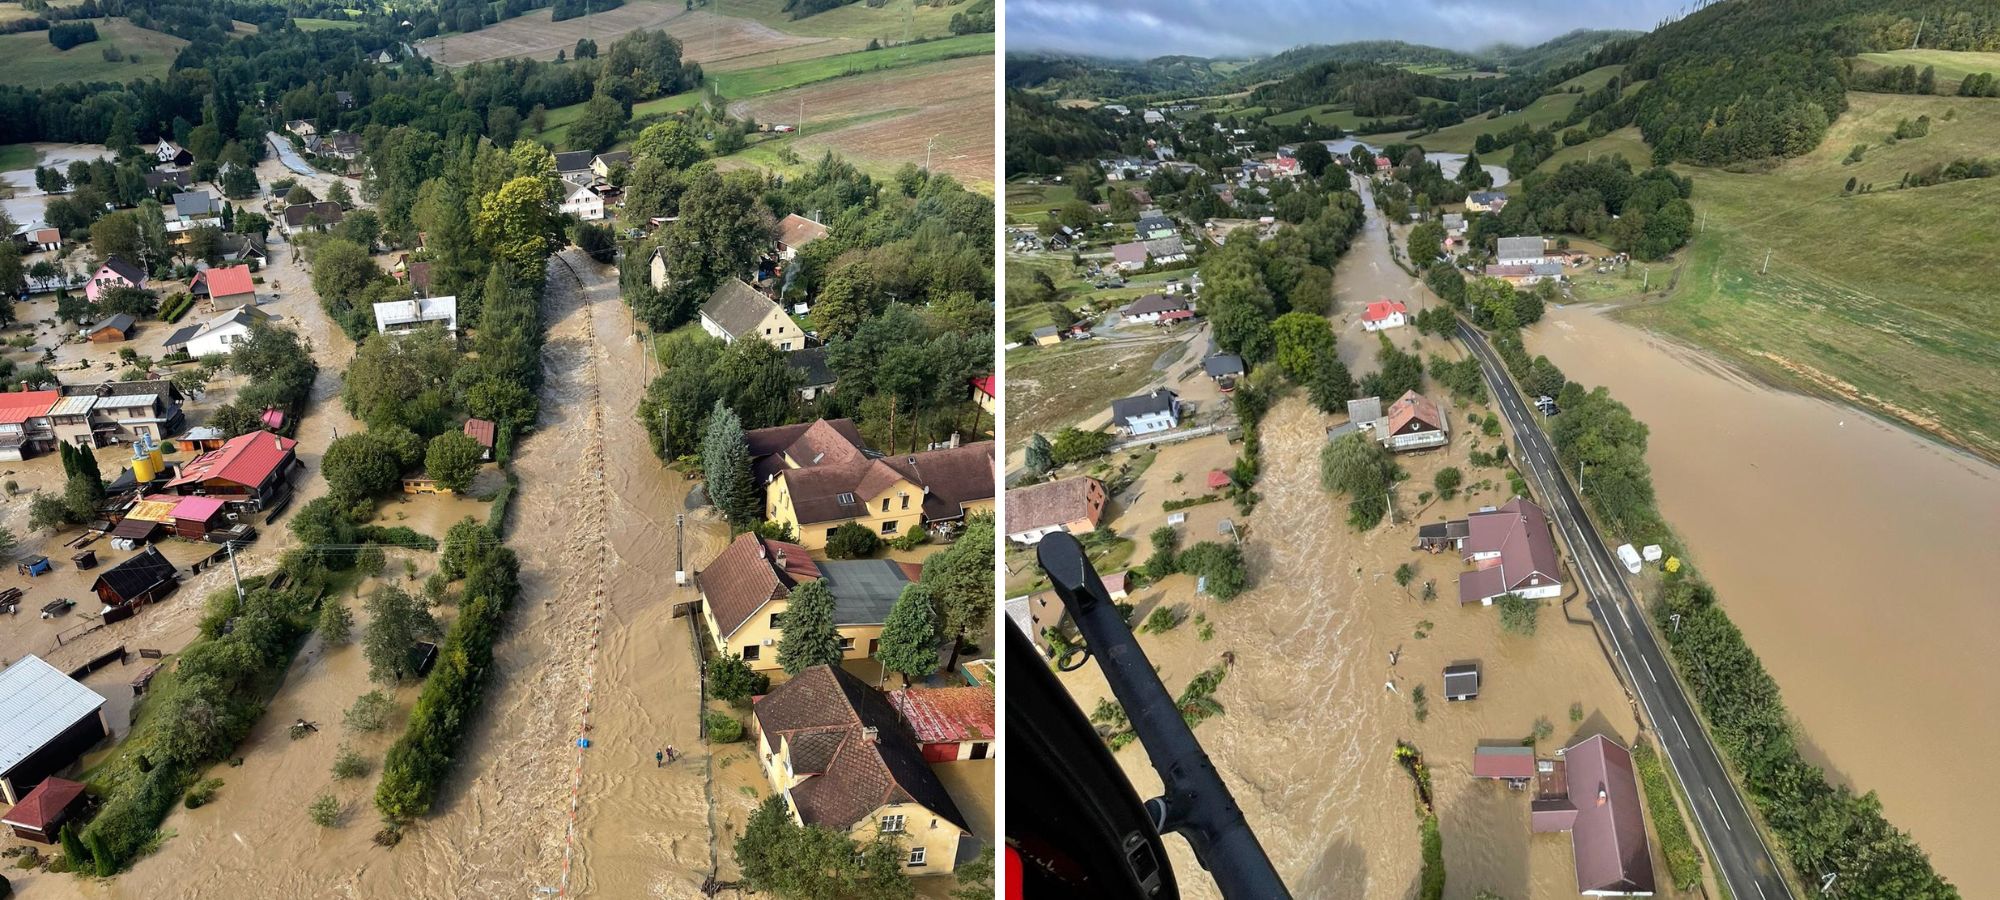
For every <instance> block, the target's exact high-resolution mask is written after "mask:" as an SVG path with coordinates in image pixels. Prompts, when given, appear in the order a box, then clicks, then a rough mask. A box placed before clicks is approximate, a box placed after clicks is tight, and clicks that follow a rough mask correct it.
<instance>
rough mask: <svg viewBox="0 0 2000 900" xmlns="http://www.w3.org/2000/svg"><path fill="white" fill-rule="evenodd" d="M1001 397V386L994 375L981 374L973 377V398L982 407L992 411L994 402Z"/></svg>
mask: <svg viewBox="0 0 2000 900" xmlns="http://www.w3.org/2000/svg"><path fill="white" fill-rule="evenodd" d="M999 397H1000V387H999V384H998V383H997V382H995V381H994V378H993V376H991V375H981V376H979V377H978V378H974V379H972V400H973V402H975V403H977V404H979V408H980V409H983V410H986V411H987V412H992V411H993V404H994V403H995V401H997V400H998V399H999Z"/></svg>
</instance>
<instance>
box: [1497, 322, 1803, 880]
mask: <svg viewBox="0 0 2000 900" xmlns="http://www.w3.org/2000/svg"><path fill="white" fill-rule="evenodd" d="M1458 339H1459V340H1460V341H1461V342H1463V343H1464V344H1465V345H1466V346H1467V347H1468V348H1469V349H1471V350H1472V352H1473V355H1474V356H1475V357H1476V358H1477V359H1478V360H1479V368H1480V370H1481V371H1483V372H1484V373H1485V375H1486V381H1487V383H1488V385H1490V386H1491V387H1492V388H1493V394H1494V396H1495V397H1497V398H1499V401H1500V411H1501V413H1502V414H1503V415H1505V416H1506V417H1507V423H1508V425H1509V427H1510V429H1511V430H1512V431H1513V432H1514V439H1515V441H1516V445H1517V448H1516V449H1517V450H1518V451H1519V452H1518V453H1517V455H1516V460H1517V461H1519V462H1520V463H1521V464H1522V465H1523V466H1525V467H1526V469H1527V472H1528V474H1529V476H1530V477H1532V478H1533V479H1534V481H1535V485H1536V487H1538V488H1539V489H1540V490H1541V494H1542V497H1543V498H1544V500H1545V501H1546V505H1547V506H1548V508H1549V513H1550V514H1551V515H1552V516H1554V517H1555V520H1556V528H1557V531H1558V532H1559V533H1560V534H1561V535H1562V538H1563V542H1564V543H1566V544H1568V545H1569V548H1570V554H1571V557H1572V558H1573V559H1574V560H1575V561H1576V572H1577V574H1578V575H1579V576H1580V577H1581V578H1582V580H1583V584H1584V589H1585V590H1586V591H1587V592H1589V594H1590V611H1591V615H1593V616H1595V617H1596V618H1597V621H1598V623H1599V625H1601V626H1602V627H1603V628H1604V631H1605V633H1606V634H1608V635H1609V636H1610V638H1611V643H1612V646H1613V647H1614V648H1615V649H1616V651H1617V657H1618V660H1619V664H1620V666H1621V667H1623V668H1624V670H1625V677H1626V681H1627V682H1628V683H1629V684H1631V685H1632V688H1633V689H1634V690H1635V691H1636V692H1637V693H1638V695H1639V700H1640V703H1641V704H1642V705H1643V706H1644V707H1645V710H1646V718H1647V719H1649V720H1651V722H1652V725H1653V732H1654V734H1655V736H1656V738H1657V740H1658V742H1659V744H1660V748H1661V749H1662V750H1664V751H1666V757H1667V761H1668V763H1669V764H1671V766H1672V767H1673V771H1674V776H1675V777H1676V778H1677V779H1679V780H1680V782H1681V786H1682V788H1683V789H1684V790H1686V792H1687V797H1688V806H1689V808H1690V809H1691V810H1692V811H1693V813H1694V819H1695V824H1696V825H1697V826H1698V830H1699V831H1700V832H1701V834H1702V838H1703V840H1704V842H1705V843H1706V844H1707V846H1708V852H1709V856H1710V858H1711V859H1713V860H1714V861H1715V865H1716V869H1717V872H1718V873H1719V874H1720V876H1721V878H1722V880H1723V882H1724V883H1725V884H1726V885H1727V886H1728V887H1729V890H1730V893H1731V894H1732V895H1734V896H1736V897H1739V898H1750V897H1755V898H1758V900H1772V898H1789V897H1791V896H1792V892H1791V888H1790V887H1789V886H1787V884H1786V883H1785V879H1784V877H1783V876H1782V875H1781V874H1779V870H1778V866H1777V862H1776V860H1775V859H1774V858H1773V857H1772V855H1771V851H1770V848H1769V847H1766V846H1765V844H1764V839H1763V837H1762V835H1761V834H1760V833H1759V832H1758V831H1757V824H1756V821H1755V820H1754V819H1752V818H1751V816H1750V810H1749V806H1748V804H1746V803H1745V802H1744V800H1743V795H1742V794H1740V793H1738V792H1737V790H1736V783H1735V782H1734V781H1733V780H1731V778H1730V777H1729V770H1728V769H1727V768H1725V767H1724V766H1723V763H1722V757H1721V755H1720V754H1719V753H1717V752H1716V749H1715V745H1714V744H1713V743H1711V742H1710V740H1709V737H1708V732H1707V730H1706V729H1705V728H1703V727H1702V724H1701V720H1700V719H1699V718H1697V717H1696V716H1695V713H1694V705H1693V704H1692V703H1691V702H1690V701H1689V700H1688V698H1687V694H1686V692H1685V691H1683V690H1682V689H1681V683H1680V681H1678V680H1677V679H1676V678H1675V677H1674V672H1673V669H1672V667H1671V664H1670V663H1669V662H1668V661H1667V657H1666V654H1665V651H1663V650H1661V649H1660V645H1659V642H1658V641H1657V639H1656V638H1655V637H1654V635H1653V632H1652V629H1651V628H1650V627H1648V626H1647V624H1646V619H1645V616H1646V613H1645V610H1644V609H1643V608H1641V607H1640V605H1639V603H1638V601H1637V599H1636V598H1635V597H1634V596H1633V594H1632V591H1631V588H1630V587H1628V586H1627V585H1626V584H1625V581H1624V579H1623V577H1622V576H1620V575H1619V574H1618V570H1617V569H1618V566H1617V563H1616V562H1615V561H1614V560H1613V559H1612V556H1611V554H1610V552H1608V551H1607V550H1606V549H1605V545H1604V539H1603V538H1602V537H1600V536H1599V535H1598V533H1597V528H1596V526H1595V525H1593V524H1592V523H1591V521H1590V519H1589V517H1587V516H1586V515H1584V510H1583V504H1582V502H1581V501H1580V500H1578V498H1577V495H1576V492H1575V491H1574V490H1573V489H1572V488H1571V487H1570V483H1569V481H1568V479H1567V478H1566V477H1565V476H1564V475H1563V472H1562V470H1561V468H1560V467H1559V466H1558V465H1557V463H1556V455H1555V448H1554V447H1553V446H1552V445H1551V444H1550V442H1549V439H1548V436H1547V435H1544V434H1543V433H1542V431H1541V428H1540V426H1539V425H1537V424H1536V422H1535V419H1534V413H1532V412H1530V411H1529V409H1528V406H1527V404H1526V403H1525V402H1523V401H1522V399H1521V395H1520V393H1519V392H1518V391H1516V390H1515V389H1514V385H1513V383H1512V382H1510V381H1508V380H1507V378H1506V375H1505V374H1504V373H1503V372H1502V370H1501V366H1500V359H1499V357H1498V356H1497V355H1496V354H1495V353H1494V352H1493V348H1492V347H1491V346H1490V345H1488V344H1487V343H1486V339H1485V337H1484V336H1482V335H1480V334H1479V333H1478V332H1475V331H1473V330H1472V328H1471V326H1468V325H1465V324H1464V323H1460V324H1459V326H1458ZM1634 619H1637V620H1638V622H1637V624H1634V623H1633V620H1634ZM1635 661H1636V662H1638V663H1639V665H1637V666H1634V665H1632V663H1633V662H1635ZM1662 673H1664V674H1662Z"/></svg>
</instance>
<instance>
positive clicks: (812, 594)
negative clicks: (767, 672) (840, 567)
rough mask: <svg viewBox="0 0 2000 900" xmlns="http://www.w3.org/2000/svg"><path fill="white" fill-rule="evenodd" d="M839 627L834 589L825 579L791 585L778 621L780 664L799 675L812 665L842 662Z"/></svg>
mask: <svg viewBox="0 0 2000 900" xmlns="http://www.w3.org/2000/svg"><path fill="white" fill-rule="evenodd" d="M841 655H842V654H841V650H840V630H839V629H838V628H837V627H835V625H834V621H833V590H832V589H831V588H829V587H827V585H826V581H825V579H817V578H816V579H813V580H812V581H808V582H805V583H803V584H800V585H799V586H798V587H795V588H792V593H791V595H790V597H788V598H787V601H786V603H785V614H784V617H783V618H781V619H779V620H778V665H779V666H781V667H783V668H784V670H785V674H787V675H797V674H799V673H800V672H803V671H805V670H807V669H809V668H812V667H813V666H821V665H826V666H837V665H840V659H841Z"/></svg>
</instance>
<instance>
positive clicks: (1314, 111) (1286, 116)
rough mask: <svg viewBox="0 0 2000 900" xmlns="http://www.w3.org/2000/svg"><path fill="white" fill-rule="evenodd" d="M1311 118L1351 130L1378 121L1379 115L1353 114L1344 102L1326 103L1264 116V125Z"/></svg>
mask: <svg viewBox="0 0 2000 900" xmlns="http://www.w3.org/2000/svg"><path fill="white" fill-rule="evenodd" d="M1306 118H1311V119H1312V120H1313V122H1314V123H1315V124H1319V125H1333V126H1336V127H1338V128H1340V129H1341V130H1343V131H1353V130H1355V129H1357V128H1360V127H1361V126H1362V125H1363V124H1365V123H1368V122H1375V121H1380V117H1367V118H1364V117H1362V116H1358V115H1355V113H1354V109H1353V108H1352V107H1350V106H1349V105H1347V104H1345V103H1328V104H1325V105H1323V106H1307V107H1302V108H1300V109H1294V110H1291V111H1290V112H1281V113H1279V114H1277V115H1275V116H1266V117H1264V124H1266V125H1296V124H1298V123H1299V121H1300V120H1301V119H1306Z"/></svg>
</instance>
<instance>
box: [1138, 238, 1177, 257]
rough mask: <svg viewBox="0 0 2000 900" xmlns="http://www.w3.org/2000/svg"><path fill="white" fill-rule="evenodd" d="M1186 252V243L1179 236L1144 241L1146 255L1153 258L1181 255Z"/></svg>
mask: <svg viewBox="0 0 2000 900" xmlns="http://www.w3.org/2000/svg"><path fill="white" fill-rule="evenodd" d="M1186 253H1187V245H1186V244H1183V243H1181V239H1180V238H1179V237H1165V238H1158V239H1156V240H1150V241H1147V242H1146V255H1147V256H1151V257H1153V258H1155V259H1166V258H1167V257H1170V256H1181V255H1184V254H1186Z"/></svg>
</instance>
